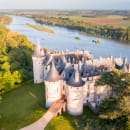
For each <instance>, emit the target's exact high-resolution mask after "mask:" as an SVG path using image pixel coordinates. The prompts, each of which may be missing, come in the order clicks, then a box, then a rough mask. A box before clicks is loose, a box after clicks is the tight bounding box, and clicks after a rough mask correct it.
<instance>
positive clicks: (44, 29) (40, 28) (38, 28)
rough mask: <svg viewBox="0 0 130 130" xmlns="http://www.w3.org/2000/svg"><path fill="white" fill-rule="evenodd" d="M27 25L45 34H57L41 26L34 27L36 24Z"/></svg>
mask: <svg viewBox="0 0 130 130" xmlns="http://www.w3.org/2000/svg"><path fill="white" fill-rule="evenodd" d="M26 25H27V26H29V27H32V28H34V29H37V30H40V31H43V32H48V33H56V32H55V31H53V30H51V29H49V28H45V27H41V26H38V25H34V24H30V23H26Z"/></svg>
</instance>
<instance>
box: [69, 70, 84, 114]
mask: <svg viewBox="0 0 130 130" xmlns="http://www.w3.org/2000/svg"><path fill="white" fill-rule="evenodd" d="M84 84H85V82H84V81H82V79H81V76H80V73H79V72H78V71H77V70H76V71H74V72H73V74H72V76H71V78H70V79H69V80H68V82H67V83H66V85H67V86H66V93H67V110H68V112H69V113H70V114H71V115H80V114H82V112H83V88H84V87H83V86H84Z"/></svg>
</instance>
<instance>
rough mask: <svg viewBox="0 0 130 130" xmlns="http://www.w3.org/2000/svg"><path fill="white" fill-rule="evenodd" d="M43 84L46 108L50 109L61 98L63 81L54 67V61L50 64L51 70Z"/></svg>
mask: <svg viewBox="0 0 130 130" xmlns="http://www.w3.org/2000/svg"><path fill="white" fill-rule="evenodd" d="M44 82H45V88H46V107H50V106H51V105H52V104H53V103H54V102H55V101H57V100H59V99H60V98H61V97H62V86H63V81H62V80H61V77H60V75H59V72H58V71H57V69H56V67H55V63H54V61H52V62H51V68H50V70H49V72H48V74H47V77H46V79H45V81H44Z"/></svg>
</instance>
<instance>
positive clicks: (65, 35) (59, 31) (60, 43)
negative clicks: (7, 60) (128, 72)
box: [8, 15, 130, 61]
mask: <svg viewBox="0 0 130 130" xmlns="http://www.w3.org/2000/svg"><path fill="white" fill-rule="evenodd" d="M9 16H10V17H12V20H13V21H12V23H10V24H9V25H8V28H9V29H11V30H13V31H17V32H19V33H21V34H24V35H26V36H27V37H28V39H29V40H30V41H31V42H32V43H37V39H41V46H42V47H44V48H48V49H52V50H58V51H59V50H60V51H61V50H63V51H65V50H66V49H69V50H70V51H74V50H75V49H76V48H78V49H80V50H81V49H83V48H85V49H86V50H88V51H89V52H91V53H92V55H93V56H94V57H95V58H97V57H99V56H103V57H107V56H109V55H112V56H113V57H126V56H127V57H128V60H129V61H130V44H126V43H121V42H117V41H114V40H109V39H105V38H99V37H94V36H89V35H84V34H81V33H79V32H78V31H72V30H69V29H66V28H64V27H56V26H51V25H44V24H40V23H37V22H36V21H34V20H33V19H32V18H26V17H23V16H14V15H9ZM26 23H31V24H35V25H40V26H43V27H47V28H50V29H52V30H54V31H55V32H56V34H51V33H47V32H42V31H38V30H36V29H33V28H31V27H29V26H27V25H26ZM75 37H80V38H81V39H82V40H77V39H75ZM92 40H101V42H102V43H100V44H95V43H93V42H92Z"/></svg>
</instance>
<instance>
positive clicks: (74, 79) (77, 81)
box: [67, 70, 85, 87]
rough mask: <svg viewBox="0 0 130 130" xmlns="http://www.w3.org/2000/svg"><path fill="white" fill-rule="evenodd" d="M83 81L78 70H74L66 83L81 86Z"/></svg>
mask: <svg viewBox="0 0 130 130" xmlns="http://www.w3.org/2000/svg"><path fill="white" fill-rule="evenodd" d="M84 83H85V82H84V81H83V80H82V79H81V75H80V73H79V71H78V70H74V72H73V74H72V76H71V77H70V79H69V80H68V82H67V84H68V85H71V86H73V87H82V86H83V85H84Z"/></svg>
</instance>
